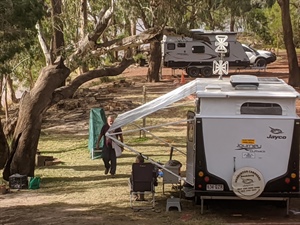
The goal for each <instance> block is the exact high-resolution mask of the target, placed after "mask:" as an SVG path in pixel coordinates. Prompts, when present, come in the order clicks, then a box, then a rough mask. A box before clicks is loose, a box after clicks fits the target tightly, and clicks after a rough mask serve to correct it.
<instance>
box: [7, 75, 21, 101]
mask: <svg viewBox="0 0 300 225" xmlns="http://www.w3.org/2000/svg"><path fill="white" fill-rule="evenodd" d="M7 90H9V93H10V99H11V101H12V102H13V103H19V100H18V99H17V97H16V92H15V90H14V87H13V80H12V79H11V77H10V76H7Z"/></svg>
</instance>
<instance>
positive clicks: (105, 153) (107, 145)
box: [96, 116, 123, 177]
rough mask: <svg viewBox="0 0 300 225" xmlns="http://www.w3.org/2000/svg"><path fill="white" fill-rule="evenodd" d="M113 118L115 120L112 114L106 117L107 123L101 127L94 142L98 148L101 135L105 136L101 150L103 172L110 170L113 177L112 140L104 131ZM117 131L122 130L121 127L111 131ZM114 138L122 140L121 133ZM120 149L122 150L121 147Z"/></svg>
mask: <svg viewBox="0 0 300 225" xmlns="http://www.w3.org/2000/svg"><path fill="white" fill-rule="evenodd" d="M114 120H115V118H114V116H108V117H107V123H106V124H105V125H104V126H103V127H102V129H101V132H100V134H99V137H98V140H97V143H96V148H98V149H99V143H100V141H101V139H102V137H104V138H105V140H104V146H103V150H102V160H103V162H104V166H105V171H104V173H105V174H108V172H110V174H111V175H112V177H114V176H115V174H116V168H117V157H116V152H115V149H114V148H113V147H112V142H113V141H112V140H111V139H110V138H108V137H106V136H105V133H106V132H107V131H108V129H109V128H110V126H111V125H112V124H113V122H114ZM119 132H122V129H121V128H117V129H116V130H114V131H113V133H119ZM116 138H117V139H119V140H120V141H121V142H123V135H122V134H117V135H116ZM121 149H122V151H123V147H121Z"/></svg>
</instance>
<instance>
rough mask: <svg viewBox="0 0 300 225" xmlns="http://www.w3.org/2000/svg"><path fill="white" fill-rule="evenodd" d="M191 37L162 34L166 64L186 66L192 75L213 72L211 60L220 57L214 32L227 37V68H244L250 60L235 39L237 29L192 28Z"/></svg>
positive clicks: (166, 65)
mask: <svg viewBox="0 0 300 225" xmlns="http://www.w3.org/2000/svg"><path fill="white" fill-rule="evenodd" d="M190 33H191V35H190V37H186V36H179V35H177V36H175V35H164V36H163V40H162V57H163V60H162V61H163V65H164V66H165V67H169V68H174V69H185V70H186V72H187V74H188V75H189V76H191V77H198V76H199V75H200V74H202V76H204V77H209V76H211V75H212V74H213V61H214V60H219V59H220V55H219V54H218V53H216V52H215V48H216V45H215V42H216V41H217V40H216V35H226V36H228V39H227V40H226V41H227V42H228V46H227V47H226V48H227V53H226V54H225V57H224V60H225V61H228V62H229V67H230V68H246V67H249V66H250V61H249V58H248V56H247V55H246V53H245V51H244V49H243V47H242V45H241V43H240V42H238V41H237V40H236V35H237V33H236V32H203V31H199V30H191V31H190Z"/></svg>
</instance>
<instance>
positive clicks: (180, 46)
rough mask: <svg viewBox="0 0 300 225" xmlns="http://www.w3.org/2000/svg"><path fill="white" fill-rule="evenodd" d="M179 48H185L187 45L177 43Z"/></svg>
mask: <svg viewBox="0 0 300 225" xmlns="http://www.w3.org/2000/svg"><path fill="white" fill-rule="evenodd" d="M177 47H178V48H185V43H177Z"/></svg>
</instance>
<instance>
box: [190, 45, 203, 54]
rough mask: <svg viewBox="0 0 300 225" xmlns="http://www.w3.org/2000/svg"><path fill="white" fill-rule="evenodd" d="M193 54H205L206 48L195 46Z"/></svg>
mask: <svg viewBox="0 0 300 225" xmlns="http://www.w3.org/2000/svg"><path fill="white" fill-rule="evenodd" d="M192 52H193V53H204V52H205V47H204V46H193V47H192Z"/></svg>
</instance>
